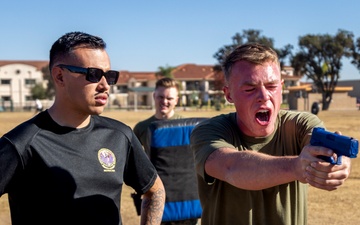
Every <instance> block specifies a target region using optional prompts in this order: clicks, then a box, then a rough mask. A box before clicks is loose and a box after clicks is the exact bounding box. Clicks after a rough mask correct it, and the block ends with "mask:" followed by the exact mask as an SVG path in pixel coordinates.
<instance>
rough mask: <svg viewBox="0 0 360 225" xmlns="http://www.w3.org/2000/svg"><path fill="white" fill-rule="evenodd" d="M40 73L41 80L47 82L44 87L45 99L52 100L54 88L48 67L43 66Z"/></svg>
mask: <svg viewBox="0 0 360 225" xmlns="http://www.w3.org/2000/svg"><path fill="white" fill-rule="evenodd" d="M41 72H42V73H43V79H44V80H45V81H46V82H47V87H46V97H47V98H49V99H52V97H54V95H55V87H54V81H53V80H52V77H51V74H50V70H49V66H45V67H43V68H42V69H41Z"/></svg>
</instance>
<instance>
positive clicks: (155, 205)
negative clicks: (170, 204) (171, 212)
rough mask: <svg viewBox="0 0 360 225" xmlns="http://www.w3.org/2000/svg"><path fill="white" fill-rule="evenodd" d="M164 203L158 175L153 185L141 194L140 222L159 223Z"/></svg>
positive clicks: (145, 224)
mask: <svg viewBox="0 0 360 225" xmlns="http://www.w3.org/2000/svg"><path fill="white" fill-rule="evenodd" d="M164 205H165V188H164V185H163V183H162V181H161V179H160V177H159V176H158V177H157V178H156V181H155V183H154V185H153V186H152V187H151V188H150V189H149V191H147V192H146V193H145V194H144V195H143V200H142V205H141V222H140V224H142V225H150V224H160V223H161V220H162V216H163V211H164Z"/></svg>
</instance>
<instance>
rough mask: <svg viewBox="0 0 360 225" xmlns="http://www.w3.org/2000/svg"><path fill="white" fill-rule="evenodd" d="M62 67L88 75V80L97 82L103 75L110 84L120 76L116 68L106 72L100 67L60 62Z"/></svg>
mask: <svg viewBox="0 0 360 225" xmlns="http://www.w3.org/2000/svg"><path fill="white" fill-rule="evenodd" d="M57 66H58V67H60V68H65V69H67V70H69V71H70V72H72V73H81V74H84V75H86V77H85V79H86V80H87V81H90V82H92V83H97V82H99V81H100V80H101V78H102V76H104V77H105V79H106V82H107V83H108V84H109V85H112V84H116V82H117V80H118V78H119V72H118V71H115V70H109V71H106V72H104V71H103V70H101V69H98V68H91V67H89V68H83V67H78V66H69V65H64V64H60V65H57Z"/></svg>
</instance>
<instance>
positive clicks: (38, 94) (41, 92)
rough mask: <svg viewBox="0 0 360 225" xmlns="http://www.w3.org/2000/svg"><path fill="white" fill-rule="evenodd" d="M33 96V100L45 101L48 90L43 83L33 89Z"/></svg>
mask: <svg viewBox="0 0 360 225" xmlns="http://www.w3.org/2000/svg"><path fill="white" fill-rule="evenodd" d="M31 96H32V98H33V99H37V98H38V99H45V98H46V97H47V95H46V89H45V88H44V87H43V85H42V84H41V83H38V84H35V85H34V87H32V88H31Z"/></svg>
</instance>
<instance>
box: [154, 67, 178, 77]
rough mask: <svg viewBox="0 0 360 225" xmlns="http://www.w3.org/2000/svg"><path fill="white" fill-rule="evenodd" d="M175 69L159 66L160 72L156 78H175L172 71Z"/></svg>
mask: <svg viewBox="0 0 360 225" xmlns="http://www.w3.org/2000/svg"><path fill="white" fill-rule="evenodd" d="M174 69H175V67H171V66H168V65H167V66H165V67H163V66H159V67H158V71H157V72H156V76H160V77H169V78H173V75H172V71H173V70H174Z"/></svg>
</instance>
